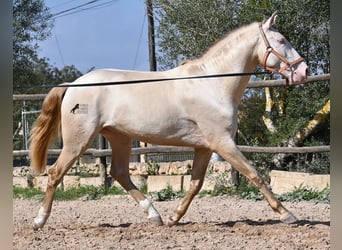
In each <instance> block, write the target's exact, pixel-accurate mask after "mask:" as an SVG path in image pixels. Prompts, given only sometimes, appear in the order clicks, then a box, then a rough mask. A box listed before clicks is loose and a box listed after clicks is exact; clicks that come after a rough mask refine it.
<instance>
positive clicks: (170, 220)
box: [166, 217, 178, 227]
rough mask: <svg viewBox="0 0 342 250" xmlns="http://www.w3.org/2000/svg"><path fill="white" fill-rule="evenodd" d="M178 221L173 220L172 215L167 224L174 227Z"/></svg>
mask: <svg viewBox="0 0 342 250" xmlns="http://www.w3.org/2000/svg"><path fill="white" fill-rule="evenodd" d="M177 223H178V221H175V220H173V219H172V218H171V217H170V218H169V219H168V220H167V221H166V225H167V226H168V227H172V226H174V225H176V224H177Z"/></svg>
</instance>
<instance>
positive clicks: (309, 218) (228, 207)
mask: <svg viewBox="0 0 342 250" xmlns="http://www.w3.org/2000/svg"><path fill="white" fill-rule="evenodd" d="M178 202H179V201H178V200H176V201H165V202H156V201H155V202H154V205H155V207H156V208H157V209H158V210H159V212H160V214H161V216H162V217H163V219H164V220H165V218H167V217H168V216H169V215H170V214H171V213H172V211H173V209H174V208H175V207H176V205H177V204H178ZM40 204H41V203H40V202H39V201H37V200H24V199H14V200H13V222H14V233H13V249H144V250H146V249H153V250H157V249H215V250H218V249H286V250H288V249H291V250H294V249H330V205H329V204H322V203H318V204H315V203H312V202H293V203H289V202H285V203H283V204H284V205H285V206H286V207H287V208H288V209H290V210H291V211H292V212H293V213H294V214H295V215H296V216H297V218H298V219H299V222H298V223H296V224H292V225H286V224H283V223H281V222H280V221H279V218H278V216H277V214H275V213H274V212H273V211H272V209H271V208H270V207H269V206H268V204H267V202H266V201H264V200H262V201H253V200H242V199H239V198H235V197H228V196H220V197H203V198H195V199H194V200H193V202H192V204H191V206H190V208H189V210H188V212H187V213H186V214H185V216H184V217H183V218H182V219H181V221H180V223H179V224H178V225H177V226H174V227H167V226H155V225H153V224H150V223H149V222H148V221H147V218H146V215H145V214H144V212H143V211H142V209H141V208H140V206H138V205H137V204H136V203H135V202H134V200H133V199H132V198H131V197H130V196H127V195H123V196H106V197H103V198H102V199H100V200H91V201H84V200H76V201H55V202H54V204H53V209H52V213H51V216H50V218H49V219H48V221H47V223H46V225H45V227H44V228H43V229H42V230H38V231H34V230H33V229H32V224H33V218H34V217H35V216H36V214H37V213H38V209H39V207H40Z"/></svg>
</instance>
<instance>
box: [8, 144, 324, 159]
mask: <svg viewBox="0 0 342 250" xmlns="http://www.w3.org/2000/svg"><path fill="white" fill-rule="evenodd" d="M238 147H239V149H240V150H241V152H246V153H269V154H306V153H322V152H330V145H327V146H312V147H254V146H244V145H240V146H238ZM193 151H194V149H193V148H189V147H174V146H151V147H146V148H132V152H131V155H142V154H151V153H157V154H158V153H176V152H193ZM60 153H61V149H49V150H48V155H59V154H60ZM28 154H29V150H13V156H14V157H20V156H28ZM83 155H91V156H93V157H104V156H111V155H112V150H111V149H96V148H90V149H88V150H86V151H85V152H84V153H83Z"/></svg>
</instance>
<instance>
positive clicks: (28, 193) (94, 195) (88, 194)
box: [13, 186, 126, 201]
mask: <svg viewBox="0 0 342 250" xmlns="http://www.w3.org/2000/svg"><path fill="white" fill-rule="evenodd" d="M123 194H126V192H125V191H124V190H123V189H122V188H120V187H116V186H112V187H110V188H107V189H106V188H104V187H95V186H81V187H78V188H69V189H67V190H65V191H63V190H62V189H60V188H57V189H56V192H55V200H59V201H68V200H76V199H79V198H82V197H84V198H85V200H96V199H100V198H101V197H103V196H105V195H123ZM44 195H45V192H43V191H41V190H39V189H35V188H21V187H15V186H14V187H13V198H24V199H31V198H36V199H39V200H42V199H43V197H44Z"/></svg>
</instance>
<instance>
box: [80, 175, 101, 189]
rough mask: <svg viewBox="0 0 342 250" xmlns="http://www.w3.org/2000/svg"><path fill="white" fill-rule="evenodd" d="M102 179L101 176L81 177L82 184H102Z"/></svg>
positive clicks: (96, 185)
mask: <svg viewBox="0 0 342 250" xmlns="http://www.w3.org/2000/svg"><path fill="white" fill-rule="evenodd" d="M101 185H102V180H101V177H88V178H80V186H95V187H98V186H101Z"/></svg>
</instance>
